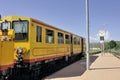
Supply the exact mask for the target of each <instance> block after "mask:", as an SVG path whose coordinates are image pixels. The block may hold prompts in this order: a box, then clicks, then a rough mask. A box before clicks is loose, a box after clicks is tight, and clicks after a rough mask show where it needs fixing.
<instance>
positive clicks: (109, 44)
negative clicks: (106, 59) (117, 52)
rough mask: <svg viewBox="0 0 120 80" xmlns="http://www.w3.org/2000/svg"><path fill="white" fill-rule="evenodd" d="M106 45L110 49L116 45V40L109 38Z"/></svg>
mask: <svg viewBox="0 0 120 80" xmlns="http://www.w3.org/2000/svg"><path fill="white" fill-rule="evenodd" d="M108 46H109V48H110V49H112V48H115V47H116V46H117V44H116V42H115V41H114V40H111V41H110V42H109V43H108Z"/></svg>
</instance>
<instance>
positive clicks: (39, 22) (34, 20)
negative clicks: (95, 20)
mask: <svg viewBox="0 0 120 80" xmlns="http://www.w3.org/2000/svg"><path fill="white" fill-rule="evenodd" d="M13 18H14V19H20V18H24V19H27V20H31V21H33V22H35V23H37V24H41V25H44V26H46V27H50V28H53V29H55V30H59V31H62V32H65V33H68V34H72V35H75V36H79V35H76V34H73V33H71V32H68V31H65V30H63V29H60V28H57V27H55V26H53V25H50V24H47V23H45V22H43V21H40V20H37V19H34V18H31V17H26V16H4V17H2V19H4V20H5V19H13ZM79 37H81V36H79Z"/></svg>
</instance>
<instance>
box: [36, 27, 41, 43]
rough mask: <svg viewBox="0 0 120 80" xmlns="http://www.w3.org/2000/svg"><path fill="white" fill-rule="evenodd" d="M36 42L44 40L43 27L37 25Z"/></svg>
mask: <svg viewBox="0 0 120 80" xmlns="http://www.w3.org/2000/svg"><path fill="white" fill-rule="evenodd" d="M36 42H42V28H41V27H39V26H37V27H36Z"/></svg>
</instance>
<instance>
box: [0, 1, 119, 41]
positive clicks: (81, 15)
mask: <svg viewBox="0 0 120 80" xmlns="http://www.w3.org/2000/svg"><path fill="white" fill-rule="evenodd" d="M89 2H90V3H89V7H90V37H91V40H92V41H96V40H98V39H97V34H98V31H99V30H103V29H104V30H106V31H107V33H108V38H107V40H120V37H119V34H120V30H119V29H120V22H119V21H120V0H89ZM0 14H1V15H2V16H9V15H20V16H27V17H32V18H36V19H38V20H41V21H44V22H46V23H48V24H51V25H54V26H56V27H58V28H61V29H64V30H66V31H69V32H72V33H75V34H78V35H80V36H83V37H85V36H86V26H85V0H1V2H0Z"/></svg>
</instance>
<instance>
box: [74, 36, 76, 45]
mask: <svg viewBox="0 0 120 80" xmlns="http://www.w3.org/2000/svg"><path fill="white" fill-rule="evenodd" d="M74 44H75V45H76V44H77V38H76V37H74Z"/></svg>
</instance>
